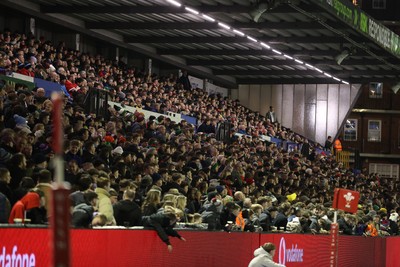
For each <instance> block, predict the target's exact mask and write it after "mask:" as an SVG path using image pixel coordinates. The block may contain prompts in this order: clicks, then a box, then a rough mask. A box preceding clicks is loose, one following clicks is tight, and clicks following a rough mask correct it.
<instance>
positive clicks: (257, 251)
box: [254, 247, 269, 257]
mask: <svg viewBox="0 0 400 267" xmlns="http://www.w3.org/2000/svg"><path fill="white" fill-rule="evenodd" d="M268 254H269V253H268V252H266V251H265V249H263V247H259V248H257V249H256V250H254V257H257V256H259V255H268Z"/></svg>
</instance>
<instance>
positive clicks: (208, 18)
mask: <svg viewBox="0 0 400 267" xmlns="http://www.w3.org/2000/svg"><path fill="white" fill-rule="evenodd" d="M202 16H203V18H205V19H206V20H208V21H211V22H215V19H213V18H212V17H210V16H207V15H206V14H203V15H202Z"/></svg>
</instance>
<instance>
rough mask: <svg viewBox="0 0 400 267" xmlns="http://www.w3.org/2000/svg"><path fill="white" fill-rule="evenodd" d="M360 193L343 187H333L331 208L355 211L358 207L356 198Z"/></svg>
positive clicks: (357, 198) (358, 197)
mask: <svg viewBox="0 0 400 267" xmlns="http://www.w3.org/2000/svg"><path fill="white" fill-rule="evenodd" d="M359 199H360V193H359V192H357V191H351V190H347V189H343V188H335V192H334V197H333V204H332V206H333V208H334V209H339V210H344V211H347V212H351V213H356V212H357V208H358V200H359Z"/></svg>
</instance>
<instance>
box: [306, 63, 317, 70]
mask: <svg viewBox="0 0 400 267" xmlns="http://www.w3.org/2000/svg"><path fill="white" fill-rule="evenodd" d="M306 66H307V67H309V68H310V69H312V70H313V69H315V68H314V66H311V65H310V64H308V63H306Z"/></svg>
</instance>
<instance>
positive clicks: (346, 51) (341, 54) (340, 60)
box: [335, 49, 350, 65]
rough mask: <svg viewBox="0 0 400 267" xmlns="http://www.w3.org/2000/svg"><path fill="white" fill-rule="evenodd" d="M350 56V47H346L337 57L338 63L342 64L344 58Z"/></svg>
mask: <svg viewBox="0 0 400 267" xmlns="http://www.w3.org/2000/svg"><path fill="white" fill-rule="evenodd" d="M349 56H350V51H349V50H348V49H344V50H343V51H342V52H341V53H340V54H339V55H337V56H336V57H335V60H336V63H337V64H338V65H340V64H342V62H343V60H345V59H346V58H348V57H349Z"/></svg>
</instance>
